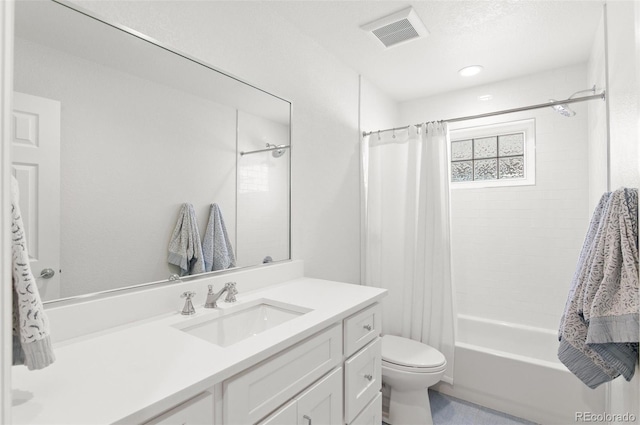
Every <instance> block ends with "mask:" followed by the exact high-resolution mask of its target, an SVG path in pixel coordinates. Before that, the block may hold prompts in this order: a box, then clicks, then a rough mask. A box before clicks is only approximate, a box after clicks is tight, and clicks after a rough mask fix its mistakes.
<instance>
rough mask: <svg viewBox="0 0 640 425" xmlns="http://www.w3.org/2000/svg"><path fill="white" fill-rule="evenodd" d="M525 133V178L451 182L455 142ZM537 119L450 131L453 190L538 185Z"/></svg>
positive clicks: (451, 184)
mask: <svg viewBox="0 0 640 425" xmlns="http://www.w3.org/2000/svg"><path fill="white" fill-rule="evenodd" d="M514 133H524V178H507V179H495V180H473V181H462V182H454V181H452V180H451V178H452V176H451V164H452V162H454V161H453V158H452V157H451V146H452V143H453V142H459V141H463V140H469V139H480V138H483V137H494V136H495V137H498V136H505V135H509V134H514ZM535 139H536V138H535V118H530V119H525V120H518V121H510V122H502V123H495V124H488V125H480V126H473V127H465V128H458V129H452V130H450V131H449V147H448V150H449V184H450V187H451V189H479V188H485V187H508V186H530V185H535V184H536V164H535V162H536V154H535V150H536V145H535V143H536V140H535ZM488 159H490V158H488Z"/></svg>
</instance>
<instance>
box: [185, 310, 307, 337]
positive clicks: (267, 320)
mask: <svg viewBox="0 0 640 425" xmlns="http://www.w3.org/2000/svg"><path fill="white" fill-rule="evenodd" d="M309 311H311V310H310V309H307V308H304V307H299V306H294V305H291V304H285V303H279V302H275V301H271V300H261V301H259V302H252V303H250V304H248V305H246V306H241V308H239V309H238V310H232V311H224V310H221V313H222V316H218V317H215V318H213V319H208V320H206V319H205V320H203V319H202V318H201V319H200V320H197V319H194V320H192V321H190V323H189V324H187V325H181V326H179V329H180V330H182V331H183V332H187V333H188V334H191V335H193V336H196V337H198V338H202V339H204V340H205V341H209V342H211V343H213V344H216V345H219V346H221V347H227V346H229V345H232V344H235V343H237V342H240V341H243V340H245V339H247V338H250V337H252V336H254V335H257V334H259V333H262V332H264V331H266V330H269V329H272V328H274V327H276V326H278V325H281V324H283V323H285V322H288V321H289V320H292V319H295V318H296V317H300V316H301V315H303V314H305V313H307V312H309Z"/></svg>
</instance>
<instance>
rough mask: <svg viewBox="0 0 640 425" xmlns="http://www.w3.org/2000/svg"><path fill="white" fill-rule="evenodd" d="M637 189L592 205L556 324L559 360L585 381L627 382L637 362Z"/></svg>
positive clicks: (593, 386) (592, 385)
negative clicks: (613, 380)
mask: <svg viewBox="0 0 640 425" xmlns="http://www.w3.org/2000/svg"><path fill="white" fill-rule="evenodd" d="M637 214H638V190H637V189H619V190H616V191H615V192H613V193H611V194H608V193H607V194H605V195H603V196H602V198H601V199H600V202H599V204H598V206H597V207H596V209H595V211H594V214H593V218H592V219H591V224H590V225H589V231H588V232H587V237H586V238H585V242H584V245H583V247H582V252H581V253H580V258H579V260H578V266H577V269H576V273H575V274H574V277H573V280H572V283H571V289H570V292H569V297H568V299H567V304H566V306H565V311H564V314H563V317H562V320H561V323H560V330H559V339H560V347H559V349H558V358H559V359H560V360H561V361H562V363H564V364H565V366H567V368H568V369H569V370H570V371H571V372H573V373H574V374H575V375H576V376H577V377H578V378H580V379H581V380H582V381H583V382H584V383H585V384H586V385H588V386H589V387H591V388H596V387H597V386H598V385H600V384H602V383H604V382H608V381H610V380H612V379H614V378H616V377H617V376H619V375H621V374H622V376H624V378H625V379H627V380H630V379H631V377H632V376H633V373H634V369H635V365H636V362H637V360H638V339H639V338H638V334H639V328H638V223H637Z"/></svg>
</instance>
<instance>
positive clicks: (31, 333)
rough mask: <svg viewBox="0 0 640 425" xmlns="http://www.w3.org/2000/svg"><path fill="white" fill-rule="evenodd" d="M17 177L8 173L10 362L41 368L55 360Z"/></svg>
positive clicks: (30, 367) (30, 368)
mask: <svg viewBox="0 0 640 425" xmlns="http://www.w3.org/2000/svg"><path fill="white" fill-rule="evenodd" d="M19 201H20V194H19V191H18V181H17V180H16V179H15V177H13V176H11V233H12V234H11V254H12V255H11V259H12V269H13V275H12V281H13V364H14V365H18V364H24V365H25V366H27V368H28V369H29V370H34V369H42V368H45V367H47V366H49V365H50V364H51V363H53V362H54V361H55V356H54V354H53V348H52V346H51V338H50V336H49V321H48V319H47V316H46V314H45V312H44V308H43V306H42V301H41V300H40V294H39V292H38V287H37V285H36V279H35V278H34V276H33V273H32V272H31V266H30V264H29V254H28V251H27V242H26V238H25V233H24V224H23V222H22V216H21V215H20V206H19Z"/></svg>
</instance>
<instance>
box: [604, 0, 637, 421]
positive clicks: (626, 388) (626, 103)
mask: <svg viewBox="0 0 640 425" xmlns="http://www.w3.org/2000/svg"><path fill="white" fill-rule="evenodd" d="M606 27H607V49H608V72H609V76H608V77H609V78H608V102H609V136H610V148H611V189H612V190H615V189H617V188H619V187H621V186H625V187H636V188H637V187H639V186H640V169H639V166H638V164H639V160H640V158H639V145H640V125H639V124H640V5H639V4H638V2H631V1H619V2H618V1H611V2H607V25H606ZM634 59H635V60H634ZM638 374H639V371H638V369H637V368H636V374H635V376H634V378H633V379H632V380H631V382H626V381H624V379H622V378H618V379H616V380H615V381H613V382H612V383H611V391H610V413H614V414H624V413H626V412H630V413H633V414H635V417H636V421H635V422H634V423H640V377H639V376H638ZM620 423H623V422H620ZM626 423H629V422H626Z"/></svg>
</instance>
